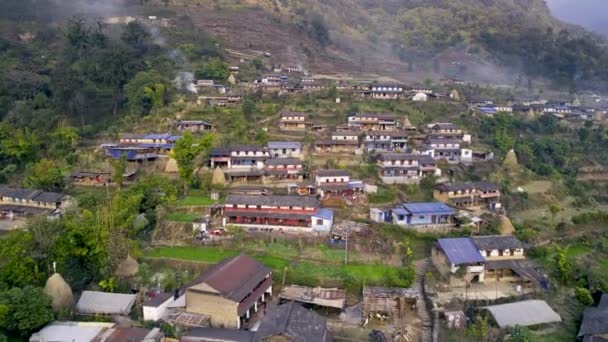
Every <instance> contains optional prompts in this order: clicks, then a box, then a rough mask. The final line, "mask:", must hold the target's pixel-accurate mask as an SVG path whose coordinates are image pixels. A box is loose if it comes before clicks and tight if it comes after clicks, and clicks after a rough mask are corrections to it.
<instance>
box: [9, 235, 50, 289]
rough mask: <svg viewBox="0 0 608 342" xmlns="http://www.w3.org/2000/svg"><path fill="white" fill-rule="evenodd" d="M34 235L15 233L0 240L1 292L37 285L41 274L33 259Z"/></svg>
mask: <svg viewBox="0 0 608 342" xmlns="http://www.w3.org/2000/svg"><path fill="white" fill-rule="evenodd" d="M32 243H33V241H32V235H31V234H30V232H27V231H15V232H12V233H10V234H9V235H8V236H7V237H6V238H4V239H0V290H2V289H7V288H11V287H22V286H26V285H31V284H37V283H39V282H40V280H41V274H40V272H39V269H38V265H37V264H36V261H35V260H34V258H33V257H32V253H31V252H30V251H31V250H32Z"/></svg>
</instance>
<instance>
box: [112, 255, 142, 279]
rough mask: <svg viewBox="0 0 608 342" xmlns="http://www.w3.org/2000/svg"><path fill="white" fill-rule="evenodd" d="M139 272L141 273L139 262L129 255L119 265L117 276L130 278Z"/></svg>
mask: <svg viewBox="0 0 608 342" xmlns="http://www.w3.org/2000/svg"><path fill="white" fill-rule="evenodd" d="M137 271H139V264H138V263H137V260H135V259H133V257H131V256H130V255H128V256H127V258H126V259H125V260H123V261H122V262H121V263H120V264H118V267H117V268H116V275H117V276H119V277H120V278H130V277H134V276H135V275H136V274H137Z"/></svg>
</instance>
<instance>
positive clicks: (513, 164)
mask: <svg viewBox="0 0 608 342" xmlns="http://www.w3.org/2000/svg"><path fill="white" fill-rule="evenodd" d="M503 166H504V167H506V168H509V169H516V168H517V167H519V161H517V155H516V154H515V151H514V150H513V149H511V150H509V152H507V155H506V156H505V160H504V162H503Z"/></svg>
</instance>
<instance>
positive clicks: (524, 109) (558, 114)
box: [467, 97, 608, 121]
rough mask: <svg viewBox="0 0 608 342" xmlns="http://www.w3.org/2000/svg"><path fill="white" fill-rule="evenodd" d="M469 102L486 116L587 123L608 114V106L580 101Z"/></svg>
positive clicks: (536, 99) (473, 100)
mask: <svg viewBox="0 0 608 342" xmlns="http://www.w3.org/2000/svg"><path fill="white" fill-rule="evenodd" d="M467 102H468V103H469V104H470V105H471V106H473V108H475V109H476V110H477V111H478V112H480V113H482V114H486V115H494V114H496V113H499V112H505V113H519V114H524V115H528V116H531V117H536V116H540V115H551V116H554V117H555V118H557V119H565V120H569V121H586V120H594V119H599V120H601V119H603V118H605V116H606V114H608V106H601V105H600V106H598V105H581V103H580V101H578V100H574V101H570V100H546V99H541V98H534V97H526V98H515V99H512V100H509V101H506V103H501V104H499V103H496V102H495V101H494V100H493V99H488V98H477V97H473V98H471V99H468V101H467Z"/></svg>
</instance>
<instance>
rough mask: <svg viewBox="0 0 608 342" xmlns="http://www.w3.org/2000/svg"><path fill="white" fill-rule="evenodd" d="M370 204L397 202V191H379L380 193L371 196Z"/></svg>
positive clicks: (391, 189) (392, 189)
mask: <svg viewBox="0 0 608 342" xmlns="http://www.w3.org/2000/svg"><path fill="white" fill-rule="evenodd" d="M368 199H369V203H389V202H393V201H395V199H397V189H395V188H390V189H382V188H380V189H378V192H376V193H375V194H370V195H369V197H368Z"/></svg>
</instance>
